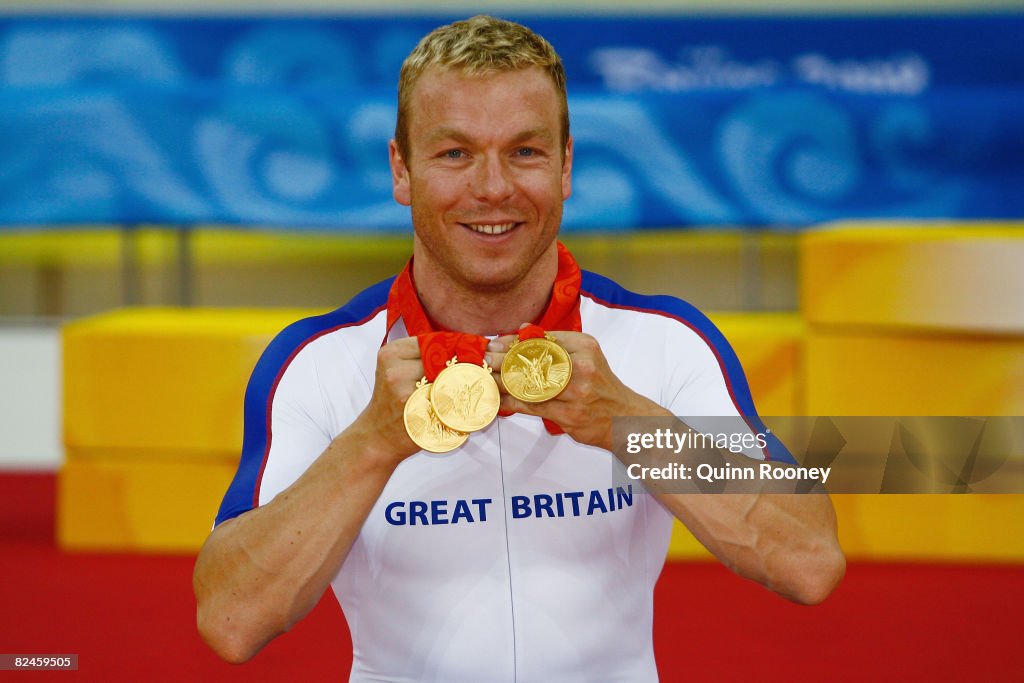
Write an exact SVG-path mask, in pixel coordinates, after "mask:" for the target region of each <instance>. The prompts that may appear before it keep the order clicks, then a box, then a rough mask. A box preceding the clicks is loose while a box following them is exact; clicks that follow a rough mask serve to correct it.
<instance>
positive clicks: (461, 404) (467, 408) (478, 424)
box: [430, 361, 501, 432]
mask: <svg viewBox="0 0 1024 683" xmlns="http://www.w3.org/2000/svg"><path fill="white" fill-rule="evenodd" d="M430 403H431V405H433V406H434V411H435V412H436V413H437V417H438V419H440V420H441V422H443V423H444V424H446V425H447V426H448V427H450V428H451V429H454V430H456V431H459V432H475V431H477V430H479V429H483V428H484V427H486V426H487V425H489V424H491V422H493V421H494V418H495V417H496V416H497V415H498V406H499V404H500V403H501V395H500V394H499V393H498V383H497V382H495V381H494V377H492V376H491V369H490V368H486V369H485V368H484V367H481V366H479V365H472V364H471V363H458V362H452V361H449V362H448V367H446V368H445V369H444V370H442V371H441V372H439V373H438V375H437V379H436V380H434V388H433V390H432V391H431V392H430Z"/></svg>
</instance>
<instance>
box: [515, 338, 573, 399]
mask: <svg viewBox="0 0 1024 683" xmlns="http://www.w3.org/2000/svg"><path fill="white" fill-rule="evenodd" d="M571 378H572V361H571V360H570V359H569V354H568V353H567V352H566V350H565V349H563V348H562V347H561V346H560V345H559V344H558V342H555V341H552V340H551V339H548V338H537V339H526V340H524V341H517V342H515V343H514V344H512V347H511V348H509V350H508V353H506V354H505V360H504V361H503V362H502V364H501V381H502V382H504V383H505V389H507V390H508V393H510V394H512V395H513V396H515V397H516V398H518V399H519V400H520V401H526V402H527V403H542V402H544V401H550V400H551V399H553V398H554V397H555V396H558V395H559V394H560V393H562V390H563V389H565V388H566V387H567V386H569V380H570V379H571Z"/></svg>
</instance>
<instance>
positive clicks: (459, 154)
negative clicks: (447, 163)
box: [444, 149, 463, 159]
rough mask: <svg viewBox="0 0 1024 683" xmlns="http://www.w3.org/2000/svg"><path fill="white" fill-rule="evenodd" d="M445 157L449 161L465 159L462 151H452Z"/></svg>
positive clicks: (446, 153)
mask: <svg viewBox="0 0 1024 683" xmlns="http://www.w3.org/2000/svg"><path fill="white" fill-rule="evenodd" d="M444 155H445V156H446V157H447V158H449V159H461V158H462V157H463V153H462V150H461V149H450V150H448V151H447V152H445V153H444Z"/></svg>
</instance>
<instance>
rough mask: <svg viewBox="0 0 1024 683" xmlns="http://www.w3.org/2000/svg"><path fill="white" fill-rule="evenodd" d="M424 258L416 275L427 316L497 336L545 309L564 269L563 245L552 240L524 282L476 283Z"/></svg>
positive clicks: (464, 329)
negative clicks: (560, 261) (561, 263)
mask: <svg viewBox="0 0 1024 683" xmlns="http://www.w3.org/2000/svg"><path fill="white" fill-rule="evenodd" d="M420 264H421V260H417V259H416V258H415V257H414V258H413V263H412V267H413V281H414V282H415V285H416V294H417V296H419V299H420V303H421V304H422V305H423V309H424V310H425V311H426V313H427V316H429V317H430V319H431V320H432V321H433V322H434V323H435V324H436V325H439V326H441V327H443V328H445V329H448V330H457V331H459V332H465V333H468V334H478V335H481V336H491V335H495V334H504V333H508V332H514V331H515V330H517V329H519V326H520V325H522V324H523V323H528V322H532V321H535V320H537V319H538V318H540V316H541V315H542V314H543V313H544V310H545V309H546V308H547V305H548V301H549V300H550V298H551V287H552V285H553V284H554V281H555V276H556V275H557V273H558V251H557V247H556V245H555V243H554V242H552V243H551V248H550V249H548V250H547V251H546V252H545V253H544V254H543V255H542V256H541V257H540V258H539V259H537V262H536V263H535V264H534V265H533V267H531V268H530V270H529V271H528V272H527V273H526V275H525V276H524V277H522V278H520V279H519V281H518V282H515V283H511V284H508V285H504V286H500V287H493V288H483V287H479V286H473V285H472V284H471V283H466V282H463V281H461V280H459V279H457V278H453V277H451V276H450V275H449V274H447V273H444V272H441V271H440V269H435V268H430V267H429V266H426V265H424V266H421V265H420Z"/></svg>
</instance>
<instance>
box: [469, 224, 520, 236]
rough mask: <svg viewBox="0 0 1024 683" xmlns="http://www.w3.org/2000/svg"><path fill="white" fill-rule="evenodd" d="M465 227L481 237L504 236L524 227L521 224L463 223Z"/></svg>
mask: <svg viewBox="0 0 1024 683" xmlns="http://www.w3.org/2000/svg"><path fill="white" fill-rule="evenodd" d="M461 225H464V226H465V227H467V228H469V229H470V230H472V231H473V232H475V233H478V234H481V235H504V234H505V233H507V232H510V231H511V230H513V229H515V228H516V226H519V225H522V224H521V223H517V222H511V223H462V224H461Z"/></svg>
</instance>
